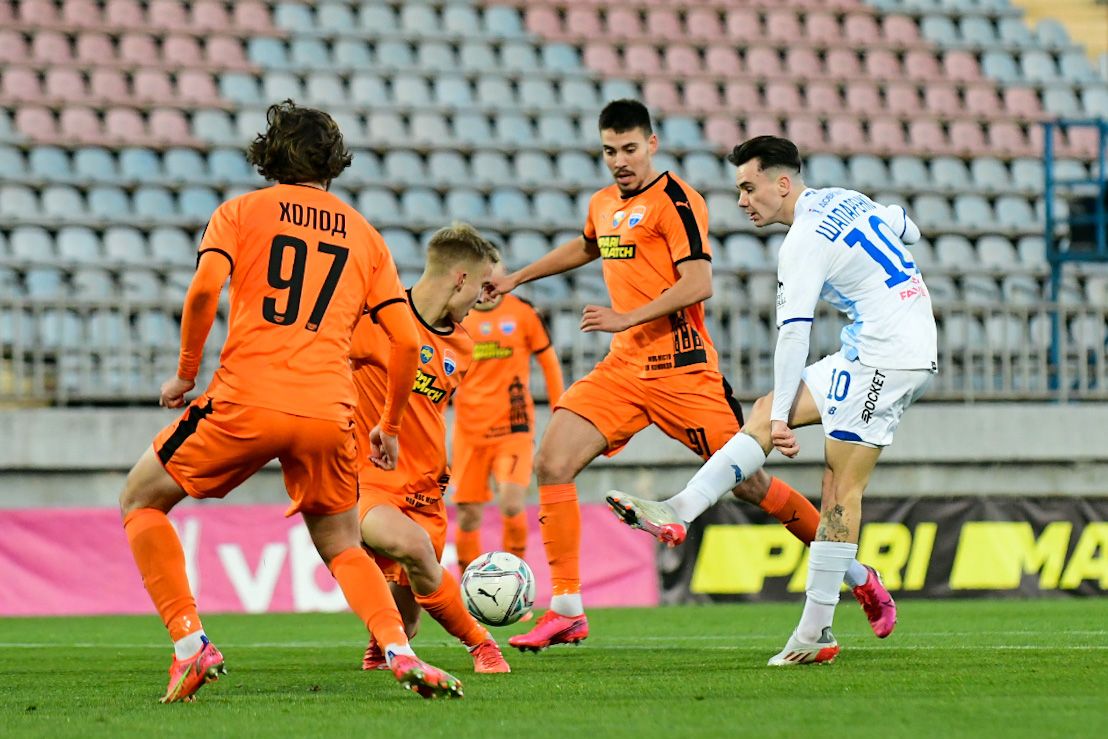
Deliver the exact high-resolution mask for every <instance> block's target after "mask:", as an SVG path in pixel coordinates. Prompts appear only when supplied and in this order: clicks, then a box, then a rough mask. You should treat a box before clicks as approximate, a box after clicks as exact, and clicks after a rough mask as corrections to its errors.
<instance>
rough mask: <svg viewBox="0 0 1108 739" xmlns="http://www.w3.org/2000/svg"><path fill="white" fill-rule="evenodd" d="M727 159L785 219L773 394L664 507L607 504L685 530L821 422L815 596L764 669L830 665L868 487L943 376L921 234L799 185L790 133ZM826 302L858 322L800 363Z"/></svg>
mask: <svg viewBox="0 0 1108 739" xmlns="http://www.w3.org/2000/svg"><path fill="white" fill-rule="evenodd" d="M728 161H730V162H731V163H732V164H734V165H735V166H736V167H738V171H737V173H736V176H735V182H736V184H737V185H738V189H739V207H740V208H742V209H743V210H744V211H746V213H747V215H748V216H749V217H750V220H751V222H753V223H754V225H755V226H758V227H762V226H768V225H771V224H774V223H783V224H785V225H787V226H789V233H788V235H787V236H786V237H785V241H784V243H783V244H782V245H781V253H780V257H779V262H778V267H777V325H778V327H779V329H780V330H779V333H778V338H777V349H776V353H775V354H774V383H773V393H771V394H770V395H767V396H765V397H763V398H761V399H759V400H758V401H757V402H756V403H755V404H754V411H753V414H752V415H753V417H752V418H751V419H750V420H749V421H748V422H747V425H746V426H744V427H743V430H742V432H740V433H738V434H736V435H735V436H734V437H732V439H731V440H730V441H728V442H727V444H725V445H724V446H723V447H722V448H721V449H720V450H719V451H717V452H716V453H715V454H714V455H712V457H711V458H710V459H709V460H708V461H707V462H706V463H705V464H704V466H703V467H701V468H700V470H699V471H698V472H697V473H696V475H695V476H693V478H692V480H691V481H690V482H689V484H688V486H686V487H685V489H684V490H682V491H681V492H680V493H678V494H677V495H675V496H673V497H672V498H669V499H668V500H666V501H662V502H657V503H656V502H652V501H644V500H640V499H638V498H633V497H631V496H628V495H624V494H623V493H619V492H617V491H612V493H611V494H610V495H609V496H608V503H609V505H611V506H612V508H613V510H615V511H616V512H617V513H618V514H619V515H620V517H621V518H622V519H623V520H624V521H625V522H627V523H629V524H630V525H632V526H635V527H636V528H641V529H643V530H645V531H648V532H649V533H651V534H654V535H655V536H657V537H658V538H659V539H663V540H667V539H668V540H672V539H673V537H674V534H675V533H676V534H679V535H680V538H683V534H684V531H683V529H684V527H685V526H686V525H687V523H688V522H689V521H692V520H693V519H695V518H696V517H697V516H699V515H700V514H702V513H703V512H704V511H706V510H707V509H708V508H710V507H711V506H712V505H714V504H715V503H716V502H717V501H718V500H719V499H720V498H722V497H723V496H724V495H726V494H727V493H728V492H730V491H731V489H732V488H733V487H734V486H735V484H736V482H741V481H743V480H745V479H746V478H748V477H749V476H750V475H752V474H754V473H755V472H756V471H757V470H759V469H761V467H762V465H763V464H764V463H765V461H766V457H767V455H768V454H769V453H770V452H771V451H772V450H773V449H774V448H776V449H777V450H778V451H779V452H781V453H782V454H784V455H785V456H786V457H795V456H796V455H797V452H799V451H800V446H799V445H798V444H797V441H796V436H795V435H794V434H793V431H792V430H793V429H794V428H799V427H801V426H808V425H812V424H816V423H821V422H822V424H823V427H824V433H825V435H826V440H825V445H824V446H825V450H824V451H825V457H826V471H825V473H824V477H823V500H822V506H821V511H820V525H819V529H818V530H817V532H816V540H815V541H813V542H812V545H811V550H810V553H809V559H808V585H807V588H806V594H807V599H806V601H805V604H804V612H803V614H802V616H801V618H800V624H799V625H798V626H797V628H796V630H795V631H794V632H793V633H792V635H791V636H790V637H789V640H788V642H787V643H786V644H785V648H784V649H783V650H782V651H781V652H780V653H779V654H777V655H775V656H774V657H773V658H772V659H770V661H769V664H770V665H774V666H779V665H794V664H804V663H812V662H830V661H831V660H832V659H834V658H835V656H836V655H837V654H838V653H839V644H838V642H837V641H836V640H835V637H834V636H833V635H832V633H831V623H832V619H833V616H834V613H835V605H836V604H837V603H838V601H839V588H840V586H841V585H842V582H843V576H844V574H845V572H846V568H847V566H848V565H849V564H850V562H852V561H853V560H854V558H855V556H856V554H857V552H858V533H859V529H860V527H861V522H862V493H863V491H864V490H865V488H866V484H867V483H868V482H869V478H870V474H871V473H872V472H873V468H874V466H875V465H876V463H877V458H878V456H879V455H880V454H881V449H882V448H883V447H885V446H888V445H889V444H890V443H891V442H892V440H893V433H894V432H895V431H896V427H897V425H898V424H899V423H900V418H901V416H902V415H903V414H904V411H905V409H906V408H907V407H908V406H909V405H911V404H912V403H913V402H914V401H915V400H916V399H917V398H919V396H920V395H921V394H922V393H923V391H924V389H925V388H926V387H927V385H928V384H929V382H930V381H931V378H932V376H933V375H934V374H935V372H936V371H937V363H936V356H937V348H936V332H935V318H934V315H933V313H932V309H931V298H930V297H929V296H928V293H927V288H926V286H925V285H924V283H923V278H922V277H921V276H920V272H919V269H918V268H917V267H916V265H915V263H914V261H913V260H912V255H911V252H910V251H909V250H908V249H907V247H906V246H905V244H912V243H915V242H916V241H917V240H918V239H919V237H920V232H919V228H918V227H917V226H916V224H914V223H913V222H912V220H911V219H910V218H908V215H907V213H905V212H904V209H903V208H901V207H900V206H896V205H892V206H885V205H880V204H878V203H875V202H873V201H872V200H870V199H869V198H868V197H866V196H865V195H863V194H861V193H859V192H855V191H853V190H846V189H843V188H839V187H831V188H825V189H822V190H816V189H812V188H809V187H805V185H804V180H803V179H802V177H801V174H800V153H799V151H797V148H796V145H795V144H793V143H792V142H791V141H789V140H787V139H783V138H778V137H776V136H758V137H756V138H753V139H750V140H749V141H747V142H745V143H743V144H741V145H740V146H736V147H735V149H734V150H733V151H732V152H731V154H730V155H729V156H728ZM820 298H822V299H824V300H826V301H827V302H829V303H831V304H832V305H834V306H835V307H836V308H838V309H839V310H841V311H842V312H844V313H845V314H846V315H847V316H848V317H849V318H850V319H851V321H852V323H851V324H850V325H849V326H847V327H846V328H844V329H843V332H842V343H843V345H842V348H841V349H840V350H839V351H838V352H837V353H835V354H832V355H830V356H828V357H824V358H823V359H822V360H820V361H819V362H816V363H815V364H812V365H809V366H808V367H805V366H804V364H805V362H806V361H807V357H808V343H809V334H810V332H811V326H812V320H813V318H814V316H815V309H816V303H817V301H818V300H819V299H820ZM870 576H871V577H877V574H876V573H875V572H873V571H872V570H871V571H870ZM889 630H890V631H891V628H890V629H889Z"/></svg>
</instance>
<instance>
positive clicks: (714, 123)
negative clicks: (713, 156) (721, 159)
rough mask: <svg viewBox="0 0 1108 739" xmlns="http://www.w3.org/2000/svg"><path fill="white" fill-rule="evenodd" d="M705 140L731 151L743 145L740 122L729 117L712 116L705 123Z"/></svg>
mask: <svg viewBox="0 0 1108 739" xmlns="http://www.w3.org/2000/svg"><path fill="white" fill-rule="evenodd" d="M704 138H706V139H708V140H709V141H711V142H712V143H713V144H716V145H718V146H721V147H727V148H728V149H730V148H731V147H732V146H736V145H738V144H740V143H742V140H743V136H742V131H741V130H740V129H739V124H738V122H737V121H736V120H735V119H734V118H732V117H731V116H728V115H716V116H711V117H710V118H708V120H706V121H705V122H704Z"/></svg>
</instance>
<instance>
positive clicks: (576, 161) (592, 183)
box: [557, 151, 603, 187]
mask: <svg viewBox="0 0 1108 739" xmlns="http://www.w3.org/2000/svg"><path fill="white" fill-rule="evenodd" d="M557 170H558V179H559V180H561V181H562V182H569V183H571V184H574V185H583V186H586V187H596V186H599V185H600V184H601V182H603V180H602V178H601V175H600V173H599V171H598V169H597V163H596V158H595V157H592V156H590V155H588V154H586V153H585V152H583V151H562V152H559V153H558V158H557Z"/></svg>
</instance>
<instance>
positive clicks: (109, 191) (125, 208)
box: [87, 185, 131, 221]
mask: <svg viewBox="0 0 1108 739" xmlns="http://www.w3.org/2000/svg"><path fill="white" fill-rule="evenodd" d="M87 199H88V210H89V213H90V214H92V215H93V216H95V217H97V218H102V219H104V220H107V221H112V220H119V219H120V218H125V217H126V216H128V215H129V214H130V212H131V199H130V198H129V197H128V196H127V193H126V192H124V191H123V189H122V188H119V187H114V186H111V185H98V186H96V187H93V188H90V189H89V191H88V194H87Z"/></svg>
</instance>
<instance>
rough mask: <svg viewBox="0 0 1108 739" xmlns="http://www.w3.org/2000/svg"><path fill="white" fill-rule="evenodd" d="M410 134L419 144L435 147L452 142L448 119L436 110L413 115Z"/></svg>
mask: <svg viewBox="0 0 1108 739" xmlns="http://www.w3.org/2000/svg"><path fill="white" fill-rule="evenodd" d="M411 121H412V130H411V133H410V134H409V135H410V136H411V138H412V140H413V141H414V142H415V143H417V144H423V145H426V146H435V145H439V144H442V143H443V142H444V141H449V140H450V126H449V124H448V123H447V120H446V118H445V117H444V116H443V115H442V113H439V112H437V111H434V110H424V111H419V112H418V113H415V114H414V115H412V118H411Z"/></svg>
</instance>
